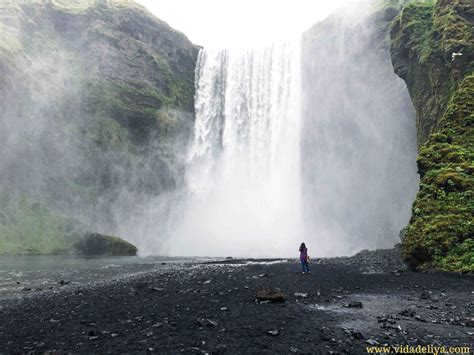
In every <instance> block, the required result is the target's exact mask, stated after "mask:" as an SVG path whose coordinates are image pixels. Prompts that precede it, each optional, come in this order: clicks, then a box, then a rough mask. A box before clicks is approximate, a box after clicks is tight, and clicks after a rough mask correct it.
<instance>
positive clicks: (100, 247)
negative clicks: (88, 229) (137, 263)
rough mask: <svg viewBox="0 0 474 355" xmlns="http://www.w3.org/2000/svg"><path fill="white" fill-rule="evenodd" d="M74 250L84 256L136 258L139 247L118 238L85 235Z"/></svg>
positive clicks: (92, 234)
mask: <svg viewBox="0 0 474 355" xmlns="http://www.w3.org/2000/svg"><path fill="white" fill-rule="evenodd" d="M74 249H75V250H76V252H78V253H79V254H82V255H113V256H134V255H136V254H137V247H136V246H134V245H133V244H131V243H129V242H127V241H125V240H123V239H121V238H118V237H111V236H108V235H103V234H99V233H91V234H87V235H85V236H84V237H82V238H81V239H80V240H79V241H77V242H76V243H75V244H74Z"/></svg>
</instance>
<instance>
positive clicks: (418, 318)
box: [414, 316, 426, 322]
mask: <svg viewBox="0 0 474 355" xmlns="http://www.w3.org/2000/svg"><path fill="white" fill-rule="evenodd" d="M414 318H415V319H416V320H417V321H419V322H426V320H425V319H424V318H421V317H420V316H415V317H414Z"/></svg>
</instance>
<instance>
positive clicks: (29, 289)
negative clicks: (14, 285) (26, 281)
mask: <svg viewBox="0 0 474 355" xmlns="http://www.w3.org/2000/svg"><path fill="white" fill-rule="evenodd" d="M21 290H22V291H31V288H30V287H23V288H22V289H21Z"/></svg>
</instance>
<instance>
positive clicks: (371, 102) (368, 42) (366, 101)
mask: <svg viewBox="0 0 474 355" xmlns="http://www.w3.org/2000/svg"><path fill="white" fill-rule="evenodd" d="M366 10H367V9H365V8H363V9H362V8H361V9H360V11H362V12H364V11H366ZM350 14H352V15H353V13H352V12H349V15H350ZM349 15H347V14H344V13H342V14H337V15H334V16H332V17H330V18H328V19H327V20H326V21H324V22H322V23H320V24H317V25H315V26H314V27H313V28H312V29H310V30H308V31H307V32H305V33H304V35H303V36H302V39H301V41H295V42H280V43H274V44H273V45H271V46H267V47H264V48H259V49H253V50H237V49H225V50H213V49H202V50H201V52H200V54H199V58H198V62H197V67H196V78H195V85H196V96H195V112H196V121H195V127H194V139H193V142H192V144H191V147H190V149H189V153H188V156H187V163H186V178H185V180H186V191H185V192H184V194H183V195H184V197H183V196H182V198H181V200H182V201H181V202H182V203H181V204H180V206H179V207H177V208H175V211H176V212H175V214H174V222H173V223H172V224H171V225H172V228H171V229H170V231H169V233H168V234H169V236H168V241H169V247H168V251H169V253H170V254H172V255H208V256H226V255H232V256H247V257H262V256H265V257H270V256H279V257H286V256H295V254H296V253H297V250H298V246H299V244H300V243H301V242H305V243H306V244H307V245H308V246H309V250H310V253H311V254H312V255H313V256H335V255H348V254H353V253H355V252H357V251H360V250H362V249H375V248H385V247H392V246H393V245H394V244H395V243H397V242H398V241H399V237H398V234H399V231H400V230H401V229H402V228H403V227H404V226H405V225H406V224H407V223H408V220H409V218H410V209H411V203H412V201H413V199H414V197H415V194H416V191H417V187H418V175H417V173H416V164H415V160H416V154H417V147H416V135H415V132H416V130H415V118H414V110H413V107H412V105H411V102H410V98H409V96H408V92H407V89H406V86H405V85H404V83H403V82H402V80H401V79H399V78H398V77H397V76H396V75H395V74H394V73H393V68H392V66H391V63H390V56H389V45H388V42H387V41H386V40H385V39H384V36H386V34H384V32H383V29H387V28H388V23H387V22H384V21H387V20H385V18H383V17H380V16H368V17H367V15H364V16H362V15H361V16H352V17H351V16H349ZM361 18H363V19H364V20H363V21H362V20H361Z"/></svg>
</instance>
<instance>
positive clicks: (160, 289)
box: [150, 287, 165, 291]
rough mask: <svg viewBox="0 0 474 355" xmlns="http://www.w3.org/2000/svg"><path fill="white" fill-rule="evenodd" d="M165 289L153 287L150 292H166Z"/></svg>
mask: <svg viewBox="0 0 474 355" xmlns="http://www.w3.org/2000/svg"><path fill="white" fill-rule="evenodd" d="M164 290H165V289H164V288H162V287H151V288H150V291H164Z"/></svg>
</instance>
